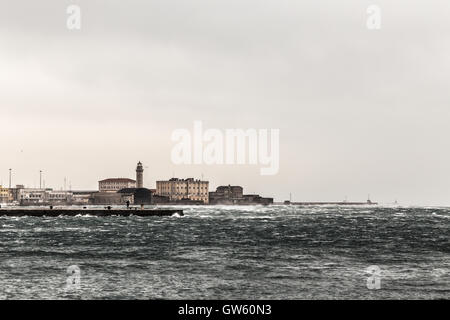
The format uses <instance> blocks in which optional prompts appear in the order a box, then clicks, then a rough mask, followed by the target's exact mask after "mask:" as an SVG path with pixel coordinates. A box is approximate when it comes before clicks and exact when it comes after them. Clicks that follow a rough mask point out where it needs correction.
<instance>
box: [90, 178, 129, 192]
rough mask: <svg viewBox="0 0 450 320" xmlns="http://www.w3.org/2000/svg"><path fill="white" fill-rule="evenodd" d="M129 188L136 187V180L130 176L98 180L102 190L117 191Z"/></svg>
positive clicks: (99, 187)
mask: <svg viewBox="0 0 450 320" xmlns="http://www.w3.org/2000/svg"><path fill="white" fill-rule="evenodd" d="M127 188H136V181H135V180H133V179H128V178H111V179H105V180H101V181H99V182H98V190H99V191H100V192H117V191H119V190H122V189H127Z"/></svg>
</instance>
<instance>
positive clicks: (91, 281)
mask: <svg viewBox="0 0 450 320" xmlns="http://www.w3.org/2000/svg"><path fill="white" fill-rule="evenodd" d="M165 208H167V207H165ZM176 208H177V209H180V208H182V209H183V210H184V214H185V215H184V216H178V215H175V216H172V217H137V216H130V217H119V216H109V217H93V216H77V217H66V216H65V217H63V216H61V217H56V218H50V217H47V218H46V217H20V218H18V217H0V299H276V300H279V299H363V300H365V299H449V298H450V241H449V238H450V208H445V207H401V206H295V205H273V206H185V207H176Z"/></svg>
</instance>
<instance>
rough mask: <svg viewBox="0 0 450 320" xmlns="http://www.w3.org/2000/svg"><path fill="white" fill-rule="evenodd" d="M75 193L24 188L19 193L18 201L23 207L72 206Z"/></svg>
mask: <svg viewBox="0 0 450 320" xmlns="http://www.w3.org/2000/svg"><path fill="white" fill-rule="evenodd" d="M72 198H73V193H72V192H71V191H55V190H52V189H36V188H22V189H19V191H18V201H19V202H20V204H21V205H39V204H42V205H44V204H61V205H65V204H70V203H71V202H72Z"/></svg>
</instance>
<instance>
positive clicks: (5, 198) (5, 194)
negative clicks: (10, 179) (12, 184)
mask: <svg viewBox="0 0 450 320" xmlns="http://www.w3.org/2000/svg"><path fill="white" fill-rule="evenodd" d="M12 200H13V198H12V194H11V191H10V190H9V189H8V188H3V187H2V186H0V203H8V202H11V201H12Z"/></svg>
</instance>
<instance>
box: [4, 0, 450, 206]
mask: <svg viewBox="0 0 450 320" xmlns="http://www.w3.org/2000/svg"><path fill="white" fill-rule="evenodd" d="M71 4H76V5H79V6H80V8H81V19H82V20H81V30H72V31H71V30H68V29H67V27H66V20H67V17H68V15H67V13H66V9H67V6H69V5H71ZM371 4H376V5H378V6H379V7H380V8H381V10H382V20H381V23H382V24H381V29H380V30H368V29H367V27H366V20H367V13H366V9H367V7H368V6H369V5H371ZM449 17H450V2H449V1H448V0H430V1H423V0H420V1H419V0H417V1H411V0H397V1H392V0H377V1H375V0H374V1H364V0H347V1H335V0H307V1H298V0H227V1H222V0H220V1H219V0H217V1H216V0H158V1H156V0H146V1H136V0H129V1H115V0H89V1H88V0H86V1H81V0H73V1H61V0H53V1H51V0H40V1H24V0H14V1H12V0H8V1H6V0H0V111H1V120H0V137H1V147H0V150H1V151H0V152H1V153H0V180H1V181H0V182H3V185H6V186H7V185H8V169H9V168H13V172H14V174H13V184H19V183H20V184H25V185H27V186H29V187H33V186H38V185H39V170H43V171H44V179H45V182H46V186H47V187H54V188H58V189H59V188H60V187H61V186H62V185H63V183H64V177H67V180H68V181H71V184H72V186H73V188H74V189H96V188H97V181H98V180H100V179H103V178H107V177H130V178H134V175H135V172H134V170H135V166H136V163H137V161H142V162H143V163H144V165H145V166H146V168H145V185H146V186H147V187H154V186H155V183H154V181H155V180H156V179H166V178H170V177H172V176H173V175H175V176H178V177H198V178H200V177H201V175H202V174H203V176H204V178H205V179H208V180H209V181H210V186H211V187H210V188H211V189H213V188H215V187H216V186H218V185H223V184H232V185H236V184H238V185H242V186H244V191H245V192H246V193H261V194H262V195H265V196H273V197H275V199H276V200H277V201H282V200H285V199H288V198H289V193H292V196H293V200H296V201H314V200H315V201H320V200H322V201H336V200H337V201H339V200H343V199H344V198H345V197H347V199H348V200H355V201H356V200H363V201H364V200H366V198H367V194H369V193H370V195H371V198H372V200H377V201H380V202H383V203H392V202H394V201H395V200H396V199H397V200H398V201H399V202H400V203H401V204H422V205H450V142H449V136H450V125H449V123H450V121H449V120H450V111H449V108H450V90H449V85H450V18H449ZM194 120H201V121H203V125H204V127H205V128H216V129H220V130H224V129H227V128H241V129H247V128H257V129H271V128H274V129H280V170H279V173H278V174H277V175H274V176H261V175H260V171H259V169H260V167H259V166H247V165H232V166H220V165H213V166H206V165H181V166H180V165H178V166H177V165H174V164H172V162H171V158H170V152H171V149H172V147H173V145H174V143H173V142H172V141H171V134H172V132H173V131H174V130H175V129H179V128H186V129H189V130H192V126H193V122H194Z"/></svg>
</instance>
